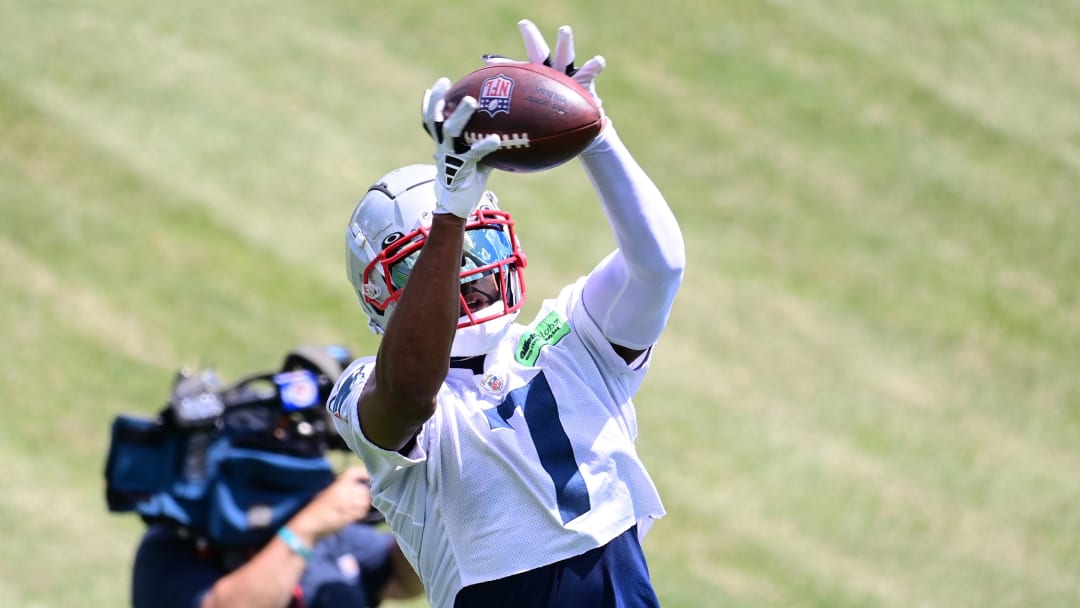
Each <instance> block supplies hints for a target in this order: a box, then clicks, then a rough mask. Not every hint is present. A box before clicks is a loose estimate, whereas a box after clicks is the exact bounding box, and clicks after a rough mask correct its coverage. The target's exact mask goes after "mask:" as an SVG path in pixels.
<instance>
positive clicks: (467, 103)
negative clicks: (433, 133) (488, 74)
mask: <svg viewBox="0 0 1080 608" xmlns="http://www.w3.org/2000/svg"><path fill="white" fill-rule="evenodd" d="M475 111H476V98H474V97H473V96H472V95H466V96H465V97H462V98H461V101H460V102H458V104H457V107H456V108H454V112H453V113H452V114H450V116H449V117H448V118H447V119H446V123H445V124H444V125H443V135H445V136H447V137H457V136H459V135H461V132H462V131H464V130H465V123H467V122H469V119H470V118H472V115H473V112H475Z"/></svg>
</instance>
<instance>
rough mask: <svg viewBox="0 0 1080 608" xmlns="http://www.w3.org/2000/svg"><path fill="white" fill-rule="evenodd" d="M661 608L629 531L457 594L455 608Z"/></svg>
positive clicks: (633, 532)
mask: <svg viewBox="0 0 1080 608" xmlns="http://www.w3.org/2000/svg"><path fill="white" fill-rule="evenodd" d="M504 606H505V607H507V608H509V607H513V608H659V606H660V600H659V599H657V597H656V592H655V591H654V590H653V587H652V581H650V580H649V567H648V565H647V564H646V563H645V555H644V553H642V551H641V544H640V543H639V542H638V537H637V528H636V527H634V528H630V529H629V530H627V531H626V532H623V533H622V534H620V535H619V536H617V537H615V539H614V540H612V541H611V542H610V543H608V544H606V545H604V546H603V547H599V548H597V549H593V550H592V551H589V552H587V553H583V554H581V555H578V556H575V557H571V558H569V559H565V560H563V561H561V562H556V563H554V564H550V565H548V566H544V567H542V568H537V569H535V570H529V571H528V572H522V573H521V574H515V575H513V576H508V577H506V578H500V579H497V580H494V581H487V582H485V583H478V584H476V585H469V586H468V587H465V588H464V589H462V590H461V591H459V592H458V595H457V599H456V600H455V601H454V608H499V607H504Z"/></svg>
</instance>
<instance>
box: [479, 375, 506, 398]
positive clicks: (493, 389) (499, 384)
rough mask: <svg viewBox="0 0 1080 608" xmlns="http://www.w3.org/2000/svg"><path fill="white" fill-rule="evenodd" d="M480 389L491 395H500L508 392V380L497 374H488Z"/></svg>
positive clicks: (481, 382)
mask: <svg viewBox="0 0 1080 608" xmlns="http://www.w3.org/2000/svg"><path fill="white" fill-rule="evenodd" d="M480 387H481V388H483V389H484V390H485V391H487V392H489V393H494V394H496V395H498V394H501V393H502V392H503V391H504V390H506V379H505V378H503V377H502V376H500V375H497V374H487V375H486V376H484V379H483V380H481V381H480Z"/></svg>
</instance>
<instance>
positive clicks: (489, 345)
mask: <svg viewBox="0 0 1080 608" xmlns="http://www.w3.org/2000/svg"><path fill="white" fill-rule="evenodd" d="M505 309H506V305H505V304H503V303H502V302H496V303H495V304H492V305H491V306H488V307H487V308H484V309H483V310H479V311H476V312H474V313H473V314H474V315H475V316H483V317H486V316H490V315H492V314H499V312H501V311H502V310H505ZM462 318H463V319H465V318H467V317H462ZM516 318H517V313H516V312H515V313H511V314H504V315H502V316H499V317H496V318H494V319H491V320H490V321H484V322H483V323H479V324H477V325H470V326H469V327H462V328H461V329H458V330H457V333H456V334H454V343H453V345H451V347H450V356H451V357H475V356H478V355H483V354H487V353H489V352H491V351H493V350H495V348H496V347H497V346H498V345H499V341H500V340H502V338H503V336H505V335H506V332H507V331H509V330H510V326H511V325H513V323H514V319H516Z"/></svg>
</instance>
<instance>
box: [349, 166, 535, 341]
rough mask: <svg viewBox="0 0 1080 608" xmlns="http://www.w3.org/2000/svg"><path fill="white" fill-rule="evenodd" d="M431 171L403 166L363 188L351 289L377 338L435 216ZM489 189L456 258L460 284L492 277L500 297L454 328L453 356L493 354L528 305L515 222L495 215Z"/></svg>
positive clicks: (352, 243) (352, 234) (354, 223)
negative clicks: (353, 290)
mask: <svg viewBox="0 0 1080 608" xmlns="http://www.w3.org/2000/svg"><path fill="white" fill-rule="evenodd" d="M434 181H435V166H434V165H407V166H404V167H401V168H399V169H395V170H393V171H391V172H390V173H387V174H386V175H384V176H383V177H381V178H380V179H379V181H377V182H376V183H375V184H374V185H372V186H371V188H369V189H368V191H367V193H366V194H365V195H364V197H363V198H362V199H360V202H359V203H357V205H356V209H355V210H354V211H353V214H352V220H351V221H350V222H349V228H348V230H346V233H345V240H346V244H347V253H346V266H347V270H348V273H349V282H350V283H352V286H353V289H355V290H356V295H357V297H358V298H359V299H360V307H361V308H362V309H363V310H364V313H365V314H366V315H367V316H368V319H369V325H370V327H371V329H372V331H374V332H375V333H377V334H382V333H383V332H384V331H385V330H386V324H387V322H388V321H389V320H390V315H391V314H392V313H393V311H394V307H395V306H396V305H397V301H398V298H400V297H401V290H402V288H403V287H405V283H406V281H407V280H408V278H409V274H410V273H411V272H412V268H413V265H414V264H416V260H417V259H418V258H419V257H420V248H421V247H423V245H424V242H425V240H426V239H427V235H428V231H429V230H430V228H431V217H432V212H433V211H434V210H435V202H436V201H435V187H434ZM497 201H498V199H497V198H496V197H495V194H494V193H492V192H491V191H490V190H489V191H486V192H484V196H483V198H482V199H481V200H480V203H479V204H478V205H477V206H476V209H475V210H473V212H472V214H471V215H469V217H468V219H467V221H466V225H465V243H464V252H463V255H462V259H461V283H462V285H464V284H466V283H469V282H470V281H473V280H476V279H478V278H480V277H483V276H487V275H491V274H494V275H495V278H496V284H497V285H498V286H499V296H500V298H499V299H498V300H496V301H495V302H494V303H492V304H490V305H488V306H486V307H484V308H482V309H480V310H476V311H469V308H468V306H466V305H465V299H464V297H462V298H461V302H462V308H463V310H465V311H466V313H465V315H463V316H462V317H461V318H460V319H459V321H458V329H457V333H456V335H455V336H454V343H453V347H452V348H451V352H450V354H451V356H455V357H467V356H474V355H481V354H484V353H486V352H489V351H491V350H492V349H494V348H495V346H496V345H497V344H498V342H499V340H500V339H501V338H502V337H503V336H504V335H505V334H506V331H507V330H508V329H509V328H510V325H511V324H512V323H513V321H514V319H515V318H516V317H517V315H518V312H519V311H520V310H521V306H522V304H523V303H524V301H525V278H524V273H523V270H524V268H525V254H524V253H522V251H521V246H520V245H519V243H518V240H517V235H516V234H515V232H514V221H513V220H512V219H511V218H510V214H509V213H507V212H505V211H500V210H499V207H498V204H497Z"/></svg>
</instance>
